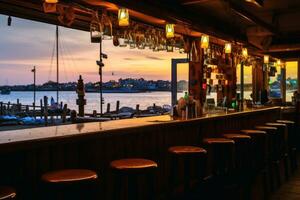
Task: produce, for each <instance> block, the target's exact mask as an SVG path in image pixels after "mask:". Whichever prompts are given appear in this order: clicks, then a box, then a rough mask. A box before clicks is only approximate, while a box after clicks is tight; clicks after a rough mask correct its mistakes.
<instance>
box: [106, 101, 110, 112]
mask: <svg viewBox="0 0 300 200" xmlns="http://www.w3.org/2000/svg"><path fill="white" fill-rule="evenodd" d="M106 113H110V103H107V106H106Z"/></svg>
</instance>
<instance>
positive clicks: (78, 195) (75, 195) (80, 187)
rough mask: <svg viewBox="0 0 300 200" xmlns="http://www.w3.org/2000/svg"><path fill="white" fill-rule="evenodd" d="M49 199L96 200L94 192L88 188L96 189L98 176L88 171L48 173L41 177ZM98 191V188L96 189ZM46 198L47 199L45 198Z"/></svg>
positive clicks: (71, 170)
mask: <svg viewBox="0 0 300 200" xmlns="http://www.w3.org/2000/svg"><path fill="white" fill-rule="evenodd" d="M41 180H42V182H43V183H44V185H45V190H46V191H47V193H48V194H47V197H48V196H49V195H51V194H52V195H54V197H52V196H49V199H51V200H53V199H72V200H73V199H78V200H79V199H94V198H95V196H94V195H96V194H95V192H96V190H94V191H91V190H90V189H89V190H88V188H90V187H96V181H97V180H98V175H97V173H96V172H94V171H92V170H87V169H64V170H57V171H51V172H47V173H45V174H43V175H42V177H41ZM95 189H96V188H95ZM44 198H45V197H44Z"/></svg>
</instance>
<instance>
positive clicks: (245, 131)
mask: <svg viewBox="0 0 300 200" xmlns="http://www.w3.org/2000/svg"><path fill="white" fill-rule="evenodd" d="M241 132H242V133H245V134H248V135H252V134H254V135H256V134H267V133H266V132H265V131H261V130H252V129H251V130H241Z"/></svg>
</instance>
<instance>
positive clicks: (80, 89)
mask: <svg viewBox="0 0 300 200" xmlns="http://www.w3.org/2000/svg"><path fill="white" fill-rule="evenodd" d="M76 92H77V95H78V99H77V100H76V104H77V105H78V116H80V117H84V105H86V99H84V96H85V88H84V83H83V80H82V77H81V75H80V76H79V79H78V83H77V90H76Z"/></svg>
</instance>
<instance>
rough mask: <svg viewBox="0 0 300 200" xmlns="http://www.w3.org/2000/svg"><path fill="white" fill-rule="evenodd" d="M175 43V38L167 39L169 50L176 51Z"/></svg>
mask: <svg viewBox="0 0 300 200" xmlns="http://www.w3.org/2000/svg"><path fill="white" fill-rule="evenodd" d="M174 44H175V40H174V39H169V40H167V44H166V46H167V52H173V51H174Z"/></svg>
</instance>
